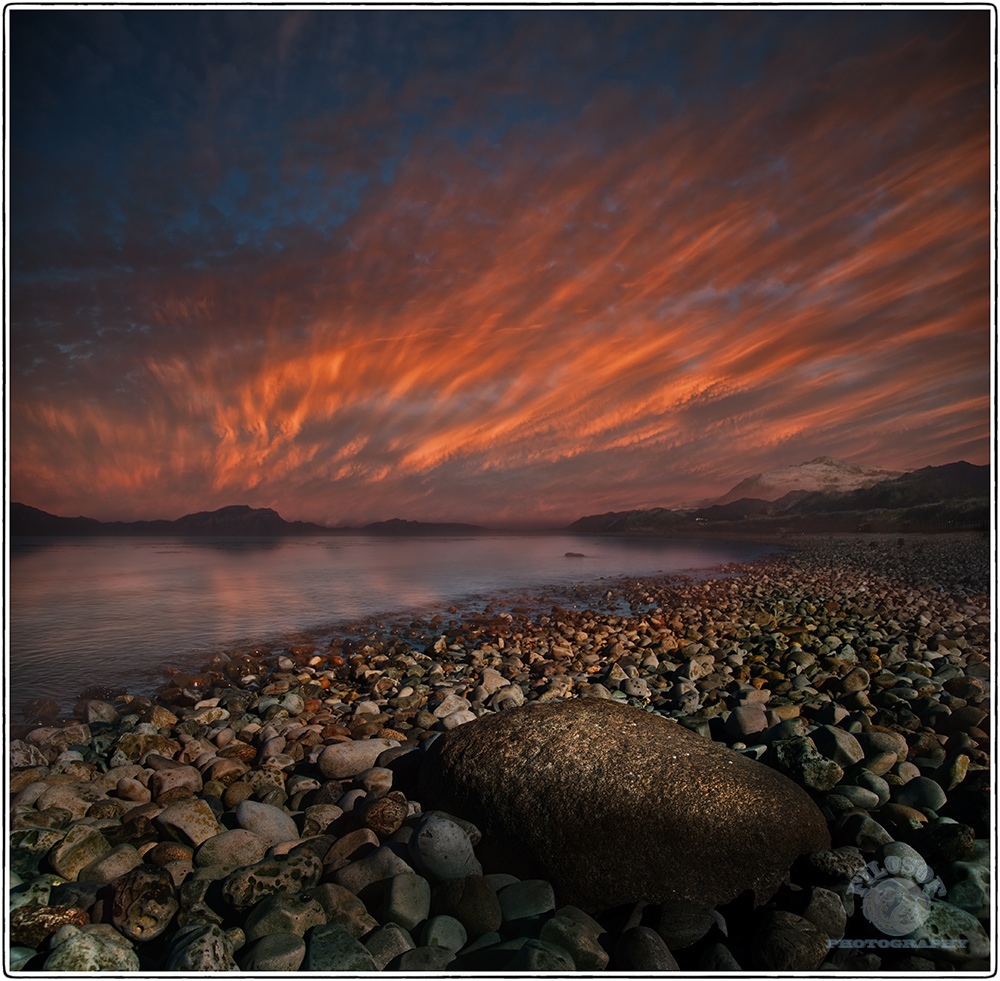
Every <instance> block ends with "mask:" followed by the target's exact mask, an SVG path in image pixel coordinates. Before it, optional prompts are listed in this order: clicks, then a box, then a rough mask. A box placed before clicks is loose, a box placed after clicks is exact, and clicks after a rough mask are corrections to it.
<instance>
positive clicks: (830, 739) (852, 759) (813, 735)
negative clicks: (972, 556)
mask: <svg viewBox="0 0 1000 981" xmlns="http://www.w3.org/2000/svg"><path fill="white" fill-rule="evenodd" d="M809 738H810V739H811V740H812V741H813V744H814V745H815V747H816V749H817V750H819V752H820V753H822V754H823V756H825V757H826V758H827V759H828V760H833V761H834V763H838V764H840V766H841V767H843V768H844V769H846V768H847V767H849V766H851V765H852V764H853V763H857V762H858V761H859V760H861V759H863V758H864V755H865V754H864V750H862V748H861V743H859V742H858V741H857V739H855V737H854V736H853V735H852V734H851V733H849V732H847V731H845V730H844V729H840V728H839V727H837V726H831V725H826V726H819V727H818V728H816V729H814V730H813V731H812V732H810V733H809ZM894 762H895V761H894ZM890 765H891V764H890Z"/></svg>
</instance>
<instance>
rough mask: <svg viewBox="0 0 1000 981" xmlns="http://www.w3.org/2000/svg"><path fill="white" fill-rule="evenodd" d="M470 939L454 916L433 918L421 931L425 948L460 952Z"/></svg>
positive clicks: (421, 941) (421, 939) (421, 940)
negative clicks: (444, 948)
mask: <svg viewBox="0 0 1000 981" xmlns="http://www.w3.org/2000/svg"><path fill="white" fill-rule="evenodd" d="M468 939H469V935H468V934H467V933H466V931H465V927H464V926H462V924H461V923H460V922H459V921H458V920H456V919H455V917H453V916H432V917H431V918H430V919H429V920H428V921H427V922H426V923H424V926H423V929H422V930H421V931H420V943H421V944H422V945H423V946H425V947H447V948H448V950H453V951H455V952H458V951H460V950H461V949H462V948H463V947H464V946H465V943H466V941H467V940H468Z"/></svg>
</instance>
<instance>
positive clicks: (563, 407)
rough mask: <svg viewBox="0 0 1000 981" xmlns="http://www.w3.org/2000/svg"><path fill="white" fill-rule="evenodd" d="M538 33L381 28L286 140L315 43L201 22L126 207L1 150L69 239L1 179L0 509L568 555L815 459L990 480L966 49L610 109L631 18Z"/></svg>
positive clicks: (985, 158) (782, 50) (984, 182)
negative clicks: (26, 172) (471, 528)
mask: <svg viewBox="0 0 1000 981" xmlns="http://www.w3.org/2000/svg"><path fill="white" fill-rule="evenodd" d="M362 20H363V19H356V18H349V19H346V20H344V21H343V22H342V23H343V24H344V25H345V31H344V36H343V37H340V40H339V42H338V47H337V51H338V52H339V56H340V57H342V58H344V59H349V57H350V52H352V51H355V49H356V45H357V43H358V42H357V38H358V36H359V35H358V31H359V30H360V31H361V35H360V36H362V37H363V36H364V30H365V28H364V27H363V25H362ZM563 22H564V19H562V18H560V21H559V22H557V21H556V20H555V19H554V18H551V17H546V18H540V19H538V20H537V21H536V20H534V19H533V18H524V19H523V20H522V21H520V22H519V23H520V24H521V26H522V30H521V31H520V32H515V33H513V34H510V33H502V32H498V33H491V32H490V31H489V30H487V28H488V27H489V26H490V25H494V24H497V23H500V22H499V21H497V20H496V19H495V18H484V19H483V20H482V21H477V20H475V19H473V20H471V21H470V20H468V19H463V18H449V19H447V20H446V25H448V26H450V27H451V28H452V29H453V30H454V32H455V37H454V38H451V37H450V36H449V34H448V32H447V31H444V32H442V33H437V32H435V31H430V32H428V31H427V30H425V29H422V28H421V27H420V25H419V24H417V23H416V22H412V23H410V22H408V23H409V24H410V30H408V31H400V32H399V33H398V34H397V33H394V32H393V30H392V29H393V27H394V25H393V22H392V20H391V19H379V20H378V25H379V29H381V30H383V31H387V32H388V35H389V37H390V39H391V41H392V43H386V44H385V46H384V47H383V48H380V49H379V50H380V51H382V52H383V54H382V59H381V61H377V62H376V63H374V68H370V70H369V71H368V72H367V73H365V72H360V73H359V75H358V77H357V78H352V79H350V80H347V81H344V80H343V72H341V73H340V74H339V75H338V78H339V79H341V81H340V83H339V86H338V88H337V89H336V92H337V94H338V98H337V99H336V100H333V101H335V102H336V104H330V105H323V104H322V100H321V99H319V98H317V94H316V92H309V93H306V94H305V95H304V101H303V103H302V106H303V108H301V110H300V111H297V112H295V113H293V114H292V115H287V114H285V113H284V111H279V110H281V106H279V102H283V103H287V102H288V101H289V100H290V99H292V98H293V93H294V92H296V91H300V89H298V88H297V86H299V85H300V84H301V79H300V78H299V77H298V76H297V75H296V71H297V68H296V63H293V62H295V61H296V59H299V60H303V59H304V60H305V61H306V62H308V63H309V64H310V65H312V66H313V67H311V68H310V72H312V71H313V70H314V68H315V65H316V64H320V65H323V66H324V67H325V68H326V69H327V70H333V69H334V68H335V67H336V65H335V64H334V62H335V61H336V59H333V58H322V57H320V53H319V49H318V48H317V46H314V45H311V44H310V36H311V33H312V31H313V29H314V25H316V24H317V23H320V24H323V25H326V26H324V27H323V28H321V34H322V36H323V37H324V38H327V39H329V38H330V36H331V32H330V28H329V25H330V24H333V23H341V22H340V21H328V20H324V19H323V18H317V17H315V16H310V17H309V19H308V21H301V20H298V19H287V18H286V19H282V20H281V21H280V22H279V29H278V32H277V34H276V35H274V36H272V37H268V38H267V45H269V47H268V46H267V45H265V44H264V41H263V40H262V38H261V36H260V35H259V34H257V33H256V32H245V31H244V32H242V33H241V32H239V31H237V32H236V33H235V35H234V36H232V37H230V36H229V34H228V33H227V31H226V30H225V28H226V24H227V22H226V21H225V20H218V19H213V18H209V19H208V21H206V23H207V25H208V29H207V32H206V34H205V36H204V37H202V38H199V41H198V46H197V51H195V52H191V53H187V54H185V55H184V56H183V57H182V56H181V55H176V56H175V60H174V62H173V68H169V69H168V68H167V67H166V63H163V64H164V67H163V71H164V73H165V74H164V76H163V77H164V79H166V78H167V77H168V76H170V75H171V74H172V75H173V77H178V78H180V77H182V75H179V74H178V72H182V69H183V70H186V71H189V72H191V73H192V74H191V76H190V79H191V80H190V81H188V82H183V83H182V84H181V86H180V88H181V89H182V90H184V91H190V92H191V93H192V98H193V99H194V103H193V105H194V109H193V111H191V112H190V113H187V112H185V117H184V120H183V128H182V130H181V131H180V132H182V134H183V138H182V139H176V138H175V139H171V135H170V134H171V132H173V134H174V136H175V137H176V132H177V131H171V130H164V129H162V128H160V127H150V128H149V129H148V130H144V131H142V132H141V133H140V134H138V135H137V136H136V137H134V138H130V139H129V140H128V142H127V144H125V145H123V146H122V153H123V154H124V156H123V157H122V161H121V163H120V166H119V169H118V170H117V171H115V172H111V171H108V170H107V168H106V167H105V166H103V165H101V163H100V160H99V159H96V158H95V161H94V164H93V167H92V168H91V169H84V170H82V171H81V172H80V173H78V174H74V173H71V172H70V170H69V168H68V165H67V164H64V163H61V162H59V161H53V160H52V159H51V158H49V157H46V156H45V155H40V156H36V157H29V156H28V155H27V150H25V156H24V157H23V158H21V160H22V162H21V163H20V164H19V166H21V167H22V168H23V167H25V166H26V165H27V162H28V161H29V160H34V161H36V162H37V163H38V165H39V167H40V168H41V170H42V172H43V174H44V175H45V176H46V177H47V178H48V179H49V180H53V179H56V177H57V175H58V178H57V180H58V182H60V183H61V186H62V187H63V191H62V193H61V195H57V196H56V200H57V201H60V200H61V201H63V202H64V207H62V208H55V207H51V206H46V205H45V201H44V197H43V195H42V191H41V188H40V187H39V186H38V184H37V183H35V184H33V183H32V182H28V187H27V188H26V190H25V191H24V196H23V197H21V198H19V200H18V202H17V207H16V209H15V210H16V213H17V215H18V219H17V222H16V224H15V232H14V233H12V248H13V250H14V256H15V258H14V271H15V277H14V282H13V284H12V292H11V304H12V306H11V309H12V315H13V319H14V322H15V330H14V331H13V333H12V343H11V350H12V358H13V361H14V366H15V372H14V375H13V377H12V383H11V392H12V397H11V410H12V424H11V446H12V467H11V471H12V493H13V496H14V497H15V498H16V499H21V500H25V501H28V502H30V503H33V504H36V505H37V506H41V507H47V508H48V509H50V510H55V511H60V512H67V511H72V512H74V513H76V512H78V511H83V512H84V513H89V514H93V515H95V516H98V517H102V516H106V517H152V516H168V517H169V516H176V515H177V514H180V513H183V512H184V511H187V510H193V509H195V508H201V507H209V506H221V505H222V504H226V503H233V502H235V501H237V500H238V501H241V502H242V501H245V502H247V503H254V504H257V505H260V506H264V505H267V506H274V507H277V508H278V509H279V510H280V511H281V512H282V514H284V515H285V516H286V517H303V518H311V519H314V520H323V521H331V522H338V521H363V520H374V519H378V518H385V517H389V516H392V514H396V515H399V516H403V517H417V518H426V519H437V518H452V519H456V520H498V519H507V520H517V519H526V518H533V519H537V520H543V519H544V520H572V519H573V518H574V517H577V516H578V515H579V514H581V513H584V512H585V511H591V510H592V511H599V510H607V509H609V508H612V507H626V506H630V504H631V503H635V502H643V503H646V504H656V503H661V504H669V503H671V502H672V501H675V500H680V499H686V498H691V497H694V496H699V495H702V494H708V493H713V492H721V490H724V489H725V487H728V486H730V485H731V484H732V483H735V482H736V480H738V479H741V478H742V477H743V476H745V475H746V474H747V473H750V472H758V471H760V470H763V469H767V468H768V467H769V466H776V465H782V464H786V463H788V462H796V461H797V460H798V459H799V458H801V459H806V458H809V457H810V456H814V455H816V454H817V453H821V452H822V453H831V454H833V455H837V456H847V457H854V458H858V459H861V460H863V461H864V462H870V463H874V464H878V465H881V466H885V467H893V468H908V467H915V466H922V465H926V464H927V463H931V462H933V463H944V462H948V461H949V460H952V459H956V458H959V457H961V456H965V457H966V458H975V459H976V461H977V462H978V461H980V460H985V459H986V458H987V456H988V442H987V441H988V433H989V420H988V410H989V384H988V383H989V368H988V358H989V335H988V324H989V317H990V307H989V234H990V228H989V176H990V175H989V141H988V128H987V126H988V119H989V115H988V97H987V88H986V85H987V80H986V72H987V64H988V61H987V60H986V58H985V55H984V54H983V56H982V57H977V58H976V59H972V58H969V57H967V55H968V53H969V51H970V47H972V46H973V41H974V38H973V40H970V34H972V35H974V33H975V25H976V24H978V23H979V22H980V21H978V20H973V21H971V22H967V23H969V24H971V25H972V26H971V27H969V26H966V27H964V28H962V27H961V26H960V29H958V30H957V31H954V32H952V33H950V34H946V35H945V36H943V37H938V36H936V35H934V34H930V33H924V34H920V33H917V34H912V33H911V34H909V35H907V37H906V38H905V39H903V40H898V39H890V40H889V41H887V42H884V43H880V44H874V43H873V44H872V45H871V46H870V47H869V48H868V49H867V50H862V51H860V52H858V51H856V50H852V51H851V52H850V53H849V56H848V54H844V53H836V54H834V55H831V56H829V57H825V58H824V57H818V54H821V53H822V52H817V49H816V46H815V43H814V42H810V44H809V45H806V44H805V38H806V37H807V35H806V34H805V33H800V34H796V33H795V32H790V33H789V35H788V37H787V38H785V39H784V40H785V42H786V43H785V44H784V46H782V45H780V44H777V39H775V38H772V47H773V46H774V45H777V48H776V50H774V51H772V55H773V57H771V58H770V59H769V60H767V61H766V63H765V65H764V66H763V67H760V66H757V67H755V59H754V58H753V57H751V54H752V50H751V49H750V48H748V49H747V50H746V51H744V53H743V56H742V60H739V61H738V62H737V64H736V67H735V68H733V69H731V71H732V72H733V73H734V74H735V75H736V76H737V77H736V78H735V80H734V79H727V80H726V84H724V85H723V84H722V83H721V82H716V83H715V84H714V85H713V84H709V82H710V80H709V81H706V80H705V79H701V80H699V81H698V85H697V87H695V84H694V81H693V80H692V79H693V78H694V76H693V75H691V74H685V71H682V70H681V69H678V70H677V71H676V72H675V73H674V75H673V77H666V76H664V77H663V78H658V79H655V80H654V81H651V80H650V79H649V78H644V77H640V78H637V77H629V78H617V77H615V76H616V74H619V73H621V72H622V71H624V69H623V68H622V67H621V66H623V65H625V64H626V63H627V62H626V61H625V60H623V59H622V57H621V54H622V52H623V51H625V50H626V49H627V48H628V47H629V45H633V46H634V44H635V41H634V31H635V30H636V29H638V28H637V27H630V25H632V24H635V25H638V26H640V27H641V25H642V24H643V23H648V22H646V21H643V20H641V19H638V20H631V19H628V20H623V21H621V22H620V33H619V41H616V42H615V43H613V44H610V43H609V45H608V46H607V50H605V48H604V46H602V45H596V46H595V45H594V44H593V43H592V41H593V37H594V34H593V32H592V31H591V30H587V29H579V30H575V31H574V30H569V31H566V32H561V31H559V32H556V27H557V24H561V23H563ZM430 23H432V24H435V25H436V24H438V23H439V22H438V20H437V18H436V17H432V18H431V19H430ZM578 23H579V22H578ZM667 23H670V20H669V18H668V19H667ZM718 23H719V24H720V25H721V27H725V26H727V25H729V23H730V22H729V21H725V22H718ZM949 23H951V22H950V21H949ZM359 25H362V26H359ZM804 26H805V25H804ZM804 26H803V31H804ZM535 32H537V33H535ZM138 33H141V32H138ZM526 33H527V34H528V35H531V36H528V37H526V36H525V35H526ZM762 33H763V34H764V35H765V36H766V32H762ZM727 36H731V35H727V34H726V31H725V30H721V29H720V30H719V31H717V32H714V33H713V34H712V35H711V36H710V37H709V38H708V39H707V40H706V42H705V44H706V48H705V49H704V51H703V52H702V53H703V54H705V55H706V57H705V58H703V59H698V58H694V57H692V58H691V60H690V63H691V72H692V73H693V72H695V71H696V68H695V66H696V65H699V64H706V63H708V64H714V65H721V64H722V61H720V58H721V55H719V56H710V55H711V51H712V50H713V49H718V47H719V46H720V45H723V46H724V41H725V38H726V37H727ZM630 38H631V39H632V40H629V39H630ZM626 41H628V44H626ZM460 42H464V43H460ZM549 42H551V44H552V46H551V49H550V47H549ZM755 43H759V39H758V41H756V42H755ZM142 44H143V50H146V48H148V45H149V39H148V37H147V38H145V40H144V41H143V42H142ZM470 49H471V50H474V51H476V52H478V53H479V54H480V55H482V56H483V58H482V65H483V67H482V69H481V70H480V71H478V72H477V73H476V74H474V75H471V74H469V68H468V61H469V56H468V55H467V54H464V53H463V52H468V51H469V50H470ZM129 50H130V52H131V53H130V55H129V57H130V58H131V62H130V64H133V63H134V62H135V58H136V56H137V50H138V49H134V48H130V49H129ZM550 50H551V52H552V57H553V58H554V59H555V64H557V65H559V66H563V67H562V68H561V69H560V70H558V71H555V70H552V69H549V70H548V73H547V70H546V69H545V67H544V63H543V61H542V60H540V56H541V53H542V52H547V51H550ZM392 52H396V53H397V55H398V60H394V58H393V57H392V55H391V53H392ZM414 52H419V57H418V56H417V55H416V54H414ZM292 53H294V56H295V57H294V58H293V57H292ZM647 53H648V52H647ZM147 57H151V56H149V55H147ZM256 57H260V58H262V59H263V61H262V62H261V64H263V65H264V66H268V65H273V70H274V71H275V72H278V71H279V70H280V71H281V72H283V73H284V74H282V75H281V76H280V78H281V79H282V93H281V98H280V99H276V97H275V95H274V93H273V92H271V91H270V90H269V89H268V85H267V82H266V79H267V78H269V77H278V76H276V75H275V76H271V75H268V74H267V73H266V72H265V73H262V77H260V78H254V77H253V73H252V59H253V58H256ZM310 59H311V60H310ZM595 59H596V61H597V65H596V66H595V65H594V64H593V61H594V60H595ZM649 62H650V64H653V63H656V59H654V58H650V59H649ZM348 63H350V62H348ZM227 66H231V67H227ZM403 66H416V67H412V68H409V69H407V70H406V71H404V67H403ZM587 66H590V71H589V73H588V72H587V71H585V69H586V68H587ZM768 66H770V67H768ZM341 67H343V66H341ZM269 70H270V69H269ZM650 70H652V69H650ZM659 70H660V71H661V72H662V69H659ZM754 72H756V73H757V74H753V73H754ZM761 72H762V74H761ZM602 73H603V74H602ZM309 77H311V78H313V77H315V76H313V75H310V76H309ZM581 79H585V80H586V82H587V84H586V85H585V86H583V87H582V88H580V87H579V85H578V86H577V88H578V90H575V89H574V86H573V82H574V81H577V82H579V80H581ZM463 83H464V84H463ZM668 83H670V84H668ZM102 84H103V83H102ZM164 84H165V83H164ZM668 90H669V91H668ZM198 93H200V95H199V94H198ZM529 94H532V98H531V100H530V102H526V101H525V100H526V99H527V98H528V95H529ZM258 114H259V118H257V115H258ZM29 207H30V208H31V209H36V210H38V211H39V213H40V216H41V221H40V222H39V223H38V225H37V226H33V228H34V231H30V232H29V231H28V221H27V211H28V209H29ZM43 233H44V234H43ZM49 246H51V248H50V247H49Z"/></svg>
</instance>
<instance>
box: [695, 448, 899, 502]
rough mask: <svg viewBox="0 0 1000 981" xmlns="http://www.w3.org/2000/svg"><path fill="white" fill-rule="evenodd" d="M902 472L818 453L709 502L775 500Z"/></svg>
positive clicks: (848, 487)
mask: <svg viewBox="0 0 1000 981" xmlns="http://www.w3.org/2000/svg"><path fill="white" fill-rule="evenodd" d="M902 475H903V471H901V470H882V469H880V468H878V467H862V466H860V465H859V464H857V463H848V462H847V461H846V460H836V459H834V458H833V457H832V456H818V457H816V458H815V459H814V460H808V461H806V462H805V463H799V464H796V465H794V466H789V467H780V468H778V469H776V470H768V471H766V472H765V473H758V474H754V476H752V477H746V478H744V479H743V480H741V481H740V482H739V483H738V484H737V485H736V486H735V487H733V488H732V489H731V490H729V491H727V492H726V493H725V494H723V495H722V497H720V498H718V499H717V500H714V501H712V504H718V505H724V504H730V503H732V502H733V501H739V500H743V499H756V500H761V501H776V500H778V498H781V497H784V496H785V495H786V494H788V493H790V492H792V491H821V492H824V493H834V492H838V491H851V490H856V489H858V488H861V487H870V486H872V485H873V484H877V483H880V482H882V481H885V480H893V479H894V478H896V477H901V476H902Z"/></svg>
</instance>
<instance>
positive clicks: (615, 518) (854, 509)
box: [567, 457, 992, 535]
mask: <svg viewBox="0 0 1000 981" xmlns="http://www.w3.org/2000/svg"><path fill="white" fill-rule="evenodd" d="M828 459H829V458H824V457H819V458H818V460H819V461H824V460H828ZM813 462H814V463H815V462H816V461H813ZM821 465H823V464H822V463H821ZM789 469H794V468H789ZM882 472H883V473H884V472H886V471H882ZM869 473H870V471H869ZM743 484H745V485H746V486H748V487H749V486H760V485H759V484H754V483H752V482H751V481H744V482H743ZM737 486H741V485H739V484H738V485H737ZM725 497H728V495H726V496H725ZM725 497H723V498H720V501H724V502H725V503H717V504H713V505H710V506H708V507H701V508H693V509H684V510H665V509H664V508H652V509H649V510H637V511H619V512H615V511H611V512H608V513H606V514H600V515H591V516H589V517H585V518H581V519H579V520H578V521H575V522H574V523H573V524H572V525H570V526H569V529H567V530H569V531H573V532H577V533H585V534H586V533H595V534H597V533H603V534H620V535H621V534H624V535H632V534H656V535H674V534H689V533H692V532H702V531H704V532H712V533H723V532H733V533H737V532H738V533H744V532H745V533H755V534H756V533H759V534H773V533H775V532H784V531H789V532H796V531H797V532H807V531H859V530H860V531H917V530H933V531H937V530H945V529H948V528H978V527H988V525H989V520H990V508H991V501H992V488H991V485H990V468H989V467H988V466H975V465H973V464H971V463H966V462H965V461H960V462H958V463H949V464H945V465H944V466H941V467H923V468H922V469H920V470H914V471H911V472H910V473H904V474H901V475H900V476H898V477H894V478H892V479H886V480H880V481H877V482H875V483H872V484H869V485H868V486H862V487H858V488H856V489H852V490H846V491H843V490H835V491H819V490H814V491H809V490H802V489H798V490H794V491H791V492H789V493H786V494H784V495H783V496H782V497H779V498H778V499H776V500H770V501H769V500H765V499H761V498H758V497H744V498H740V499H738V500H734V501H726V500H725Z"/></svg>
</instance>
